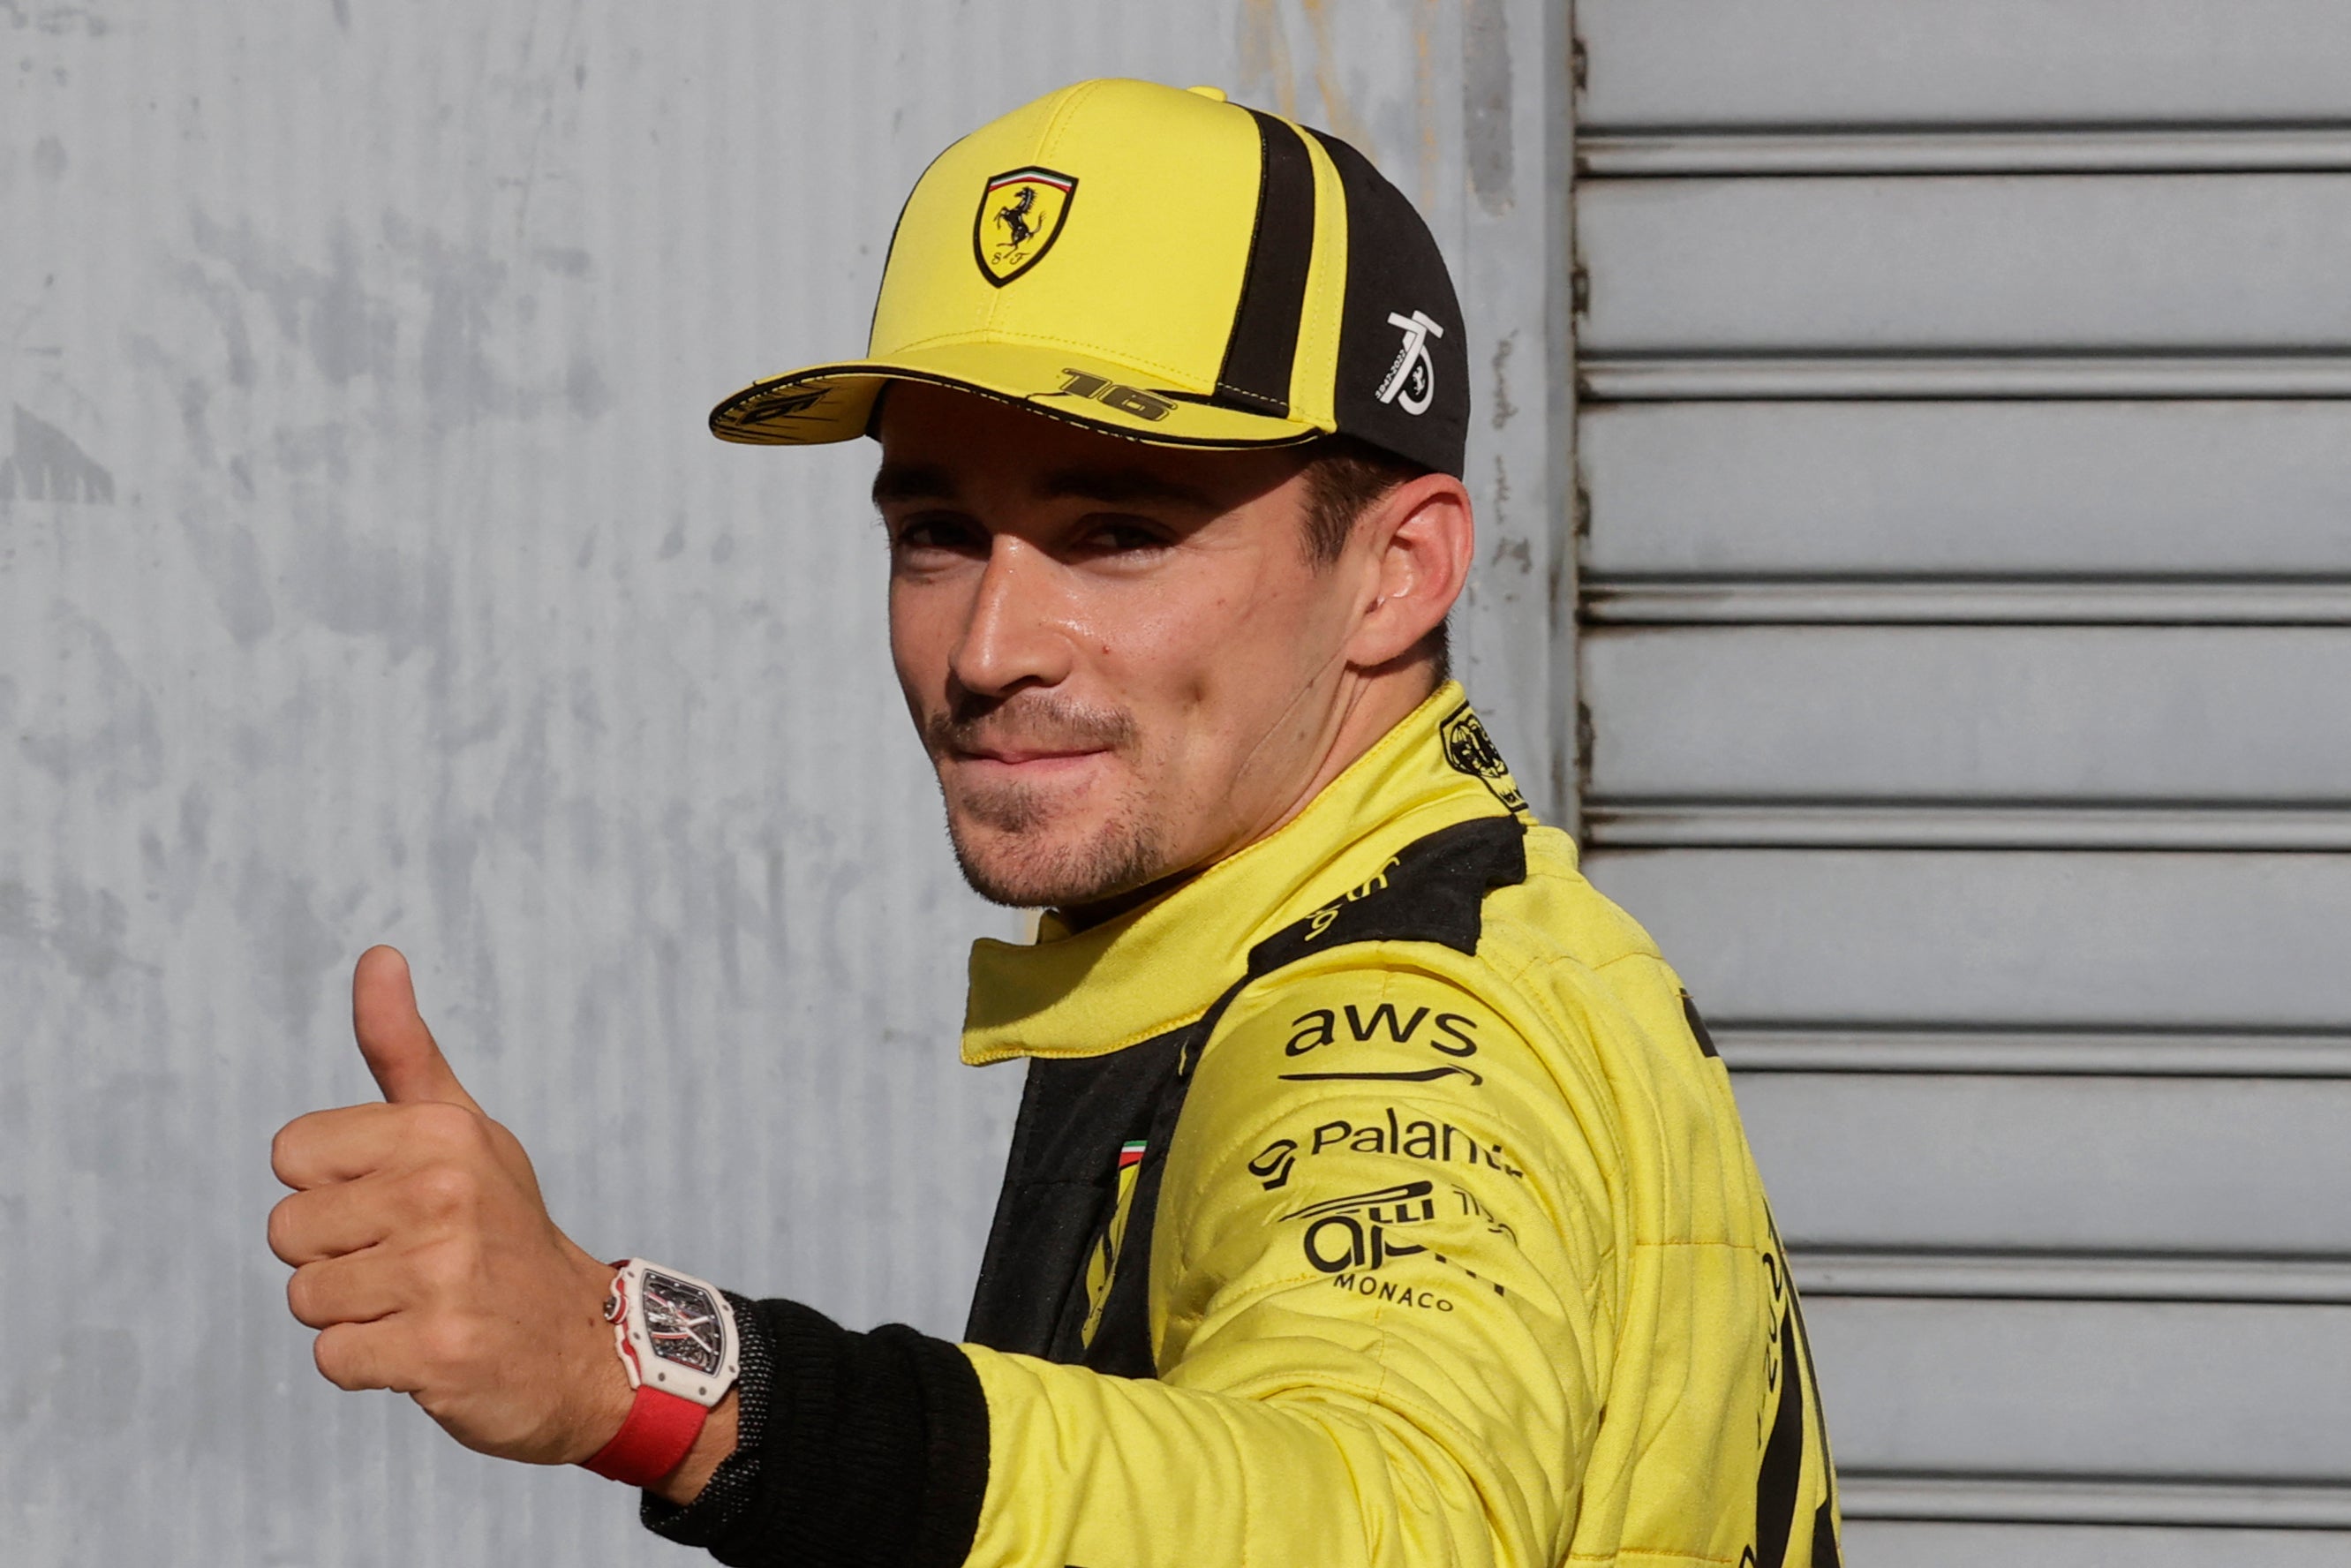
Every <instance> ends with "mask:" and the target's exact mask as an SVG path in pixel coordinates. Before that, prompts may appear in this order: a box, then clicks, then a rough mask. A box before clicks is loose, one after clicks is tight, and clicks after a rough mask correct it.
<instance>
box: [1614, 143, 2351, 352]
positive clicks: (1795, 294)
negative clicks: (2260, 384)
mask: <svg viewBox="0 0 2351 1568" xmlns="http://www.w3.org/2000/svg"><path fill="white" fill-rule="evenodd" d="M1576 245H1577V247H1578V249H1579V251H1580V252H1581V253H1582V256H1583V262H1584V266H1585V268H1586V270H1587V272H1588V273H1589V276H1590V279H1591V282H1590V291H1591V308H1590V314H1589V316H1588V317H1587V319H1585V322H1584V325H1583V334H1582V340H1581V345H1580V352H1581V354H1582V355H1583V357H1584V358H1586V359H1592V358H1600V359H1604V358H1606V357H1607V356H1610V355H1623V354H1633V353H1643V354H1707V355H1720V354H1723V353H1726V352H1733V351H1742V352H1750V353H1753V352H1774V351H1779V352H1802V351H1833V350H1867V351H1870V352H1886V351H1898V350H1917V351H1924V352H1976V353H1980V352H1982V351H1984V350H2016V351H2030V350H2036V349H2044V350H2045V349H2062V350H2109V351H2133V352H2137V351H2147V350H2197V351H2219V350H2272V351H2288V352H2294V353H2304V352H2308V351H2310V350H2316V349H2335V350H2342V349H2344V348H2346V346H2351V289H2346V288H2345V287H2343V258H2344V256H2346V254H2351V174H2241V175H2217V174H2179V175H2114V176H2081V175H2029V176H2012V177H2003V176H1953V177H1950V178H1941V179H1906V178H1820V179H1693V180H1656V181H1650V180H1616V181H1601V182H1595V183H1592V184H1589V185H1586V186H1585V187H1583V190H1582V191H1581V192H1580V193H1579V195H1578V199H1577V206H1576ZM1595 373H1596V372H1595Z"/></svg>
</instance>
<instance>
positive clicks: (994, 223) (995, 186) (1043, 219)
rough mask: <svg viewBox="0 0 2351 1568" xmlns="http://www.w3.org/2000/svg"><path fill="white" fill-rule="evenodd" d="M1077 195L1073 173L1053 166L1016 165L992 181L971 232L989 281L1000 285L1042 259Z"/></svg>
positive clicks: (981, 198)
mask: <svg viewBox="0 0 2351 1568" xmlns="http://www.w3.org/2000/svg"><path fill="white" fill-rule="evenodd" d="M1077 193H1078V182H1077V179H1076V177H1075V176H1074V175H1070V174H1058V173H1055V172H1053V171H1052V170H1050V169H1040V168H1035V167H1030V168H1027V169H1015V170H1013V171H1012V172H1010V173H1008V174H998V175H997V176H996V177H995V178H994V179H992V180H990V181H988V183H987V190H985V191H983V192H981V193H980V197H979V216H978V217H977V219H975V220H974V221H973V225H972V231H971V248H972V254H973V255H974V256H977V258H978V260H979V270H980V272H981V274H982V275H983V276H985V277H987V281H988V282H990V283H992V284H994V285H995V286H996V287H998V288H1001V287H1004V286H1005V285H1006V284H1008V283H1009V282H1011V281H1012V280H1013V279H1014V278H1016V277H1019V276H1020V275H1021V274H1022V273H1024V272H1026V271H1028V270H1029V268H1030V267H1034V266H1036V265H1037V264H1038V263H1039V262H1040V261H1042V260H1044V259H1045V253H1046V252H1047V251H1049V250H1050V249H1052V248H1053V242H1054V241H1055V240H1057V239H1059V238H1060V237H1061V225H1062V224H1064V223H1065V222H1067V221H1068V219H1069V216H1070V203H1071V200H1073V199H1074V198H1075V197H1076V195H1077Z"/></svg>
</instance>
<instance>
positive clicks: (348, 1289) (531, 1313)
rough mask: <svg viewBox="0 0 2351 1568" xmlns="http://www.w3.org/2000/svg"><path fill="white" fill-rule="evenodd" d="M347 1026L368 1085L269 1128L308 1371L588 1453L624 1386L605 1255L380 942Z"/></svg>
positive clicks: (479, 1439) (504, 1435)
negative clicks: (587, 1239) (551, 1202)
mask: <svg viewBox="0 0 2351 1568" xmlns="http://www.w3.org/2000/svg"><path fill="white" fill-rule="evenodd" d="M351 1026H352V1030H353V1032H354V1033H355V1034H357V1036H358V1037H359V1046H360V1055H362V1056H364V1057H365V1058H366V1059H367V1064H368V1070H369V1071H371V1072H372V1073H374V1074H375V1081H376V1085H377V1087H378V1088H380V1089H381V1090H382V1091H383V1102H384V1103H382V1104H380V1105H351V1106H346V1107H344V1108H343V1109H341V1110H336V1111H315V1112H312V1113H310V1114H309V1115H307V1116H301V1117H298V1118H296V1119H295V1120H294V1121H291V1122H288V1123H287V1124H286V1125H285V1126H284V1127H283V1128H281V1129H280V1130H279V1131H278V1134H277V1140H276V1141H275V1143H274V1144H273V1145H271V1148H270V1166H271V1168H272V1169H273V1170H275V1171H276V1172H277V1179H278V1180H280V1181H282V1182H284V1183H285V1184H286V1185H287V1186H290V1187H292V1188H294V1189H295V1190H294V1195H293V1196H292V1197H287V1198H285V1199H283V1200H282V1201H280V1202H279V1204H278V1205H277V1207H276V1208H274V1209H272V1210H271V1211H270V1215H269V1249H270V1250H271V1251H273V1252H275V1253H277V1256H278V1257H279V1258H280V1259H282V1260H285V1261H286V1262H287V1263H290V1264H292V1265H293V1266H294V1278H293V1279H292V1280H291V1281H288V1282H287V1287H286V1300H287V1305H288V1306H290V1307H291V1308H292V1309H293V1312H294V1315H295V1316H296V1317H297V1318H298V1319H300V1320H301V1321H302V1322H305V1323H307V1324H308V1325H309V1326H310V1327H312V1328H314V1329H317V1330H319V1338H318V1342H317V1343H316V1345H315V1346H314V1347H313V1351H312V1354H313V1356H314V1358H315V1359H316V1360H317V1362H318V1364H319V1372H320V1373H321V1374H323V1375H325V1376H326V1378H327V1380H328V1381H329V1382H330V1383H332V1384H334V1385H336V1386H337V1387H339V1388H394V1389H398V1390H400V1391H401V1392H402V1393H403V1394H406V1395H408V1396H411V1397H413V1399H414V1400H415V1401H416V1403H417V1404H419V1405H421V1406H423V1407H424V1411H425V1414H427V1415H429V1416H432V1417H433V1418H434V1420H435V1421H438V1422H439V1423H441V1425H442V1427H444V1429H445V1430H446V1431H447V1432H448V1433H449V1435H450V1436H451V1437H455V1438H456V1439H457V1441H459V1442H461V1443H463V1444H465V1446H466V1447H467V1448H474V1449H477V1450H479V1451H480V1452H482V1453H485V1454H494V1455H496V1456H498V1457H499V1458H508V1459H526V1460H529V1461H532V1462H534V1463H538V1464H569V1463H573V1462H576V1461H578V1460H580V1459H584V1458H589V1457H590V1455H592V1454H594V1453H595V1452H596V1450H597V1449H599V1448H602V1447H603V1446H604V1444H605V1443H606V1441H608V1440H609V1439H610V1438H611V1436H612V1434H614V1433H615V1432H617V1431H619V1430H620V1428H621V1423H622V1421H623V1420H625V1419H626V1418H627V1416H628V1413H629V1404H630V1400H631V1397H632V1396H631V1392H630V1389H629V1382H628V1374H627V1373H626V1372H624V1371H623V1370H622V1365H621V1359H620V1357H619V1355H618V1354H615V1352H614V1349H613V1343H612V1330H611V1325H610V1324H608V1323H607V1322H605V1321H604V1315H603V1307H604V1298H605V1295H606V1293H607V1291H608V1290H609V1288H610V1287H611V1281H612V1270H611V1268H609V1267H608V1266H607V1265H605V1264H603V1263H601V1262H599V1261H598V1260H596V1259H594V1258H592V1257H590V1256H589V1255H588V1254H587V1253H586V1252H585V1251H582V1250H581V1249H580V1248H579V1247H577V1246H575V1245H574V1244H573V1243H572V1241H571V1239H570V1238H569V1237H567V1236H565V1235H564V1234H563V1232H562V1231H560V1230H559V1229H557V1228H556V1227H555V1222H554V1221H553V1220H552V1219H550V1218H548V1213H547V1205H546V1204H545V1202H544V1201H542V1200H541V1198H540V1197H539V1194H538V1177H537V1176H534V1175H533V1174H532V1172H531V1168H530V1159H529V1156H528V1155H525V1154H524V1153H523V1150H522V1145H521V1144H519V1143H517V1141H516V1140H515V1136H514V1134H511V1133H509V1132H507V1130H506V1129H505V1128H504V1127H502V1126H500V1125H498V1124H496V1122H493V1121H491V1120H490V1119H489V1117H488V1116H486V1115H485V1114H483V1113H482V1108H481V1107H480V1106H479V1105H477V1104H475V1103H474V1098H473V1096H472V1095H470V1094H468V1093H466V1092H465V1087H464V1085H462V1084H460V1083H459V1082H457V1075H456V1074H455V1072H454V1071H451V1070H450V1067H449V1063H448V1061H446V1060H445V1059H444V1057H443V1056H442V1054H441V1048H440V1047H439V1046H438V1045H436V1044H434V1040H433V1035H432V1032H431V1031H430V1030H427V1029H426V1028H425V1027H424V1020H423V1018H421V1017H420V1016H418V1014H417V1010H416V992H415V988H414V987H413V985H412V984H411V982H410V979H409V974H408V962H407V960H406V959H404V958H402V956H400V955H399V954H398V953H397V952H395V951H393V950H392V948H390V947H372V948H370V949H369V950H368V951H367V952H366V953H364V954H362V955H360V961H359V967H358V969H357V970H356V971H355V972H354V973H353V975H352V977H351ZM714 1462H715V1461H714ZM705 1474H706V1470H705Z"/></svg>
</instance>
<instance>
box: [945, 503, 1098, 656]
mask: <svg viewBox="0 0 2351 1568" xmlns="http://www.w3.org/2000/svg"><path fill="white" fill-rule="evenodd" d="M1059 577H1060V571H1059V563H1058V562H1056V561H1055V560H1054V559H1052V558H1051V557H1050V556H1049V555H1047V554H1046V553H1045V552H1043V551H1042V550H1040V549H1037V548H1036V547H1035V546H1034V545H1032V544H1030V543H1029V542H1028V541H1027V540H1025V539H1022V538H1018V537H1016V536H1014V535H1011V534H998V535H997V536H996V538H994V539H993V540H992V541H991V542H990V544H989V547H988V552H987V568H986V569H985V570H983V571H982V572H981V573H980V578H979V587H978V590H977V592H975V593H974V594H973V596H972V601H971V613H970V617H969V619H968V620H967V621H966V622H965V623H964V631H963V637H962V639H961V641H960V642H958V643H956V651H955V657H954V662H953V667H954V672H955V677H956V682H957V683H958V684H960V685H962V686H963V687H964V688H965V689H966V690H968V691H972V692H977V693H978V694H980V695H985V696H1004V695H1008V694H1009V693H1011V692H1012V691H1014V690H1015V689H1017V688H1019V687H1020V686H1022V685H1045V686H1052V685H1060V684H1061V681H1062V680H1063V679H1065V678H1066V677H1067V676H1068V675H1069V673H1070V650H1071V642H1070V635H1069V628H1068V625H1067V624H1066V621H1067V614H1068V606H1067V605H1066V604H1065V603H1064V602H1062V599H1061V584H1060V582H1059Z"/></svg>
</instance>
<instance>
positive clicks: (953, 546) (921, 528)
mask: <svg viewBox="0 0 2351 1568" xmlns="http://www.w3.org/2000/svg"><path fill="white" fill-rule="evenodd" d="M893 543H894V544H895V545H896V547H897V548H898V549H901V550H911V551H914V552H918V553H923V554H928V553H932V552H935V551H946V552H949V553H952V554H956V555H971V554H975V553H977V554H982V555H984V554H986V553H987V535H986V533H984V532H983V531H982V530H981V529H980V528H979V526H978V525H977V524H976V523H974V522H972V521H970V520H969V519H968V518H965V517H910V518H908V519H907V520H906V521H905V522H904V523H902V524H900V525H899V527H898V529H897V533H896V536H895V538H894V540H893Z"/></svg>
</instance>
